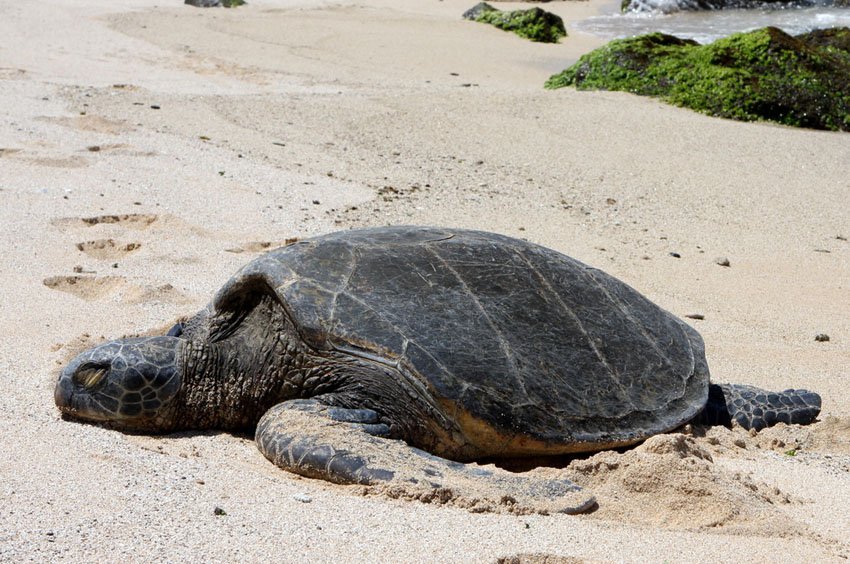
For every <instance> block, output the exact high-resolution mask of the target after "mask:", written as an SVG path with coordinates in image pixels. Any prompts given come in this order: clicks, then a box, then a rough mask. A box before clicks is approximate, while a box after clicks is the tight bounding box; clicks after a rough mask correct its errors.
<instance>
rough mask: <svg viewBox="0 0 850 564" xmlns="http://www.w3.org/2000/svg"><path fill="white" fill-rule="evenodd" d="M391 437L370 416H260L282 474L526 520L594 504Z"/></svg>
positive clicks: (262, 434)
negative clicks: (509, 513) (518, 514)
mask: <svg viewBox="0 0 850 564" xmlns="http://www.w3.org/2000/svg"><path fill="white" fill-rule="evenodd" d="M388 431H389V429H388V428H387V427H386V425H384V424H382V423H379V422H378V416H377V413H375V412H374V411H372V410H370V409H342V408H337V407H329V406H326V405H324V404H322V403H320V402H319V401H316V400H292V401H287V402H283V403H280V404H278V405H276V406H274V407H273V408H271V409H270V410H269V411H268V412H267V413H266V414H265V415H264V416H263V418H262V419H261V420H260V422H259V424H258V425H257V433H256V439H257V446H258V447H259V449H260V451H261V452H262V453H263V454H264V455H265V456H266V458H268V459H269V460H271V461H272V462H274V463H275V464H277V465H278V466H280V467H281V468H283V469H285V470H289V471H290V472H294V473H296V474H300V475H302V476H307V477H310V478H320V479H323V480H328V481H331V482H335V483H338V484H363V485H369V486H378V487H384V488H386V491H387V493H389V494H390V495H393V496H395V497H410V498H417V499H422V500H426V501H442V502H454V503H456V504H458V505H462V506H465V507H469V508H472V509H474V510H484V511H486V510H488V509H500V508H501V509H507V510H509V511H514V512H523V513H526V512H539V513H551V512H563V513H580V512H583V511H586V510H588V509H589V508H591V507H592V506H593V505H594V503H595V500H594V498H593V496H592V495H591V494H589V493H587V492H586V491H584V490H582V489H581V488H580V487H579V486H577V485H576V484H574V483H573V482H570V481H569V480H566V479H552V478H544V477H541V476H537V475H534V474H533V473H526V474H514V473H511V472H507V471H505V470H501V469H499V468H495V467H492V466H487V467H483V466H478V465H476V464H461V463H459V462H453V461H450V460H446V459H444V458H440V457H438V456H434V455H432V454H429V453H427V452H425V451H422V450H419V449H416V448H413V447H410V446H408V445H407V444H406V443H404V442H402V441H397V440H391V439H385V438H382V435H386V434H387V432H388Z"/></svg>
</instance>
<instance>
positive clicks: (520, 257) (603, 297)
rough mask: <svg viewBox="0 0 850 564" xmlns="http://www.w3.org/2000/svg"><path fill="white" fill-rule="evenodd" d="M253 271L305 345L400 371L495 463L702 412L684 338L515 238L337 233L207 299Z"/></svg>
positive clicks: (614, 285)
mask: <svg viewBox="0 0 850 564" xmlns="http://www.w3.org/2000/svg"><path fill="white" fill-rule="evenodd" d="M258 274H259V275H262V276H263V277H264V278H265V280H267V281H268V284H269V285H270V286H271V287H273V288H275V290H276V292H277V294H278V296H279V298H280V299H281V300H282V301H283V303H284V304H285V305H286V307H287V310H288V311H289V314H290V315H291V317H292V318H293V320H294V322H295V323H296V325H297V326H298V327H299V328H300V331H301V335H302V337H303V338H304V340H305V341H306V342H307V343H308V344H309V345H310V346H311V347H313V348H314V349H318V350H335V351H342V352H344V353H348V354H351V355H355V356H359V357H363V358H367V359H371V360H373V361H377V362H381V363H384V364H388V365H391V366H394V367H396V368H397V369H398V370H399V371H400V372H401V376H402V377H403V378H405V379H406V380H407V381H408V382H410V383H413V384H414V385H416V386H417V387H420V388H424V389H425V390H427V393H428V394H430V395H431V396H432V398H433V400H434V401H435V402H436V403H437V404H439V405H441V406H443V408H444V410H445V413H446V414H447V416H448V417H449V418H450V419H453V420H454V421H455V422H456V423H458V424H459V425H460V426H461V427H462V428H463V432H465V433H466V434H467V435H469V436H471V435H477V436H478V439H479V442H482V443H483V442H487V441H490V442H494V441H495V442H499V445H500V446H499V447H498V448H496V447H494V448H493V449H492V450H493V453H495V452H497V451H498V452H499V453H501V454H532V453H553V452H571V451H582V450H594V449H598V448H604V447H609V446H616V445H623V444H630V443H633V442H636V441H638V440H641V439H643V438H645V437H647V436H650V435H653V434H656V433H659V432H663V431H666V430H669V429H672V428H675V427H677V426H679V425H681V424H683V423H685V422H687V421H688V420H690V419H691V418H692V417H694V415H696V414H697V413H698V412H699V411H700V410H701V409H702V408H703V407H704V405H705V401H706V397H707V393H708V369H707V366H706V363H705V358H704V350H703V344H702V340H701V338H700V337H699V335H698V334H697V333H696V332H695V331H694V330H693V329H691V328H690V327H689V326H688V325H686V324H685V323H683V322H682V321H680V320H679V319H678V318H676V317H675V316H673V315H672V314H670V313H668V312H667V311H665V310H663V309H661V308H659V307H658V306H656V305H655V304H653V303H652V302H650V301H649V300H648V299H646V298H645V297H644V296H642V295H641V294H640V293H638V292H637V291H635V290H634V289H632V288H631V287H629V286H628V285H626V284H624V283H623V282H620V281H619V280H617V279H615V278H613V277H611V276H609V275H607V274H605V273H604V272H602V271H600V270H597V269H595V268H591V267H589V266H587V265H585V264H583V263H581V262H579V261H577V260H574V259H572V258H570V257H567V256H565V255H563V254H561V253H558V252H556V251H553V250H551V249H547V248H544V247H541V246H539V245H535V244H532V243H529V242H526V241H521V240H518V239H513V238H510V237H505V236H501V235H496V234H492V233H486V232H479V231H467V230H457V229H443V228H426V227H387V228H375V229H362V230H354V231H348V232H339V233H333V234H330V235H325V236H321V237H316V238H312V239H307V240H303V241H300V242H298V243H295V244H293V245H290V246H287V247H283V248H280V249H277V250H274V251H272V252H270V253H267V254H265V255H263V256H261V257H259V258H257V259H256V260H254V261H253V262H251V263H249V264H248V265H246V267H245V268H243V269H242V270H241V271H240V272H239V273H238V274H237V275H236V276H235V277H234V278H233V279H231V281H230V282H229V283H228V284H227V285H226V286H225V287H224V288H222V290H221V291H220V293H219V294H218V296H219V298H218V299H220V298H221V296H224V295H226V294H227V293H228V292H229V291H230V290H231V289H232V288H235V287H236V286H237V285H238V284H239V281H240V280H244V279H245V277H256V276H257V275H258ZM214 303H215V302H214ZM475 429H477V430H475ZM473 440H474V438H473ZM486 450H487V449H486V448H484V447H482V451H486Z"/></svg>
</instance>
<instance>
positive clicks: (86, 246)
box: [77, 239, 142, 260]
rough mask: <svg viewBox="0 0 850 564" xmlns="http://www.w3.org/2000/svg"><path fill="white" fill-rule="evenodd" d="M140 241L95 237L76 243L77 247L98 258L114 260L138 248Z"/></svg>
mask: <svg viewBox="0 0 850 564" xmlns="http://www.w3.org/2000/svg"><path fill="white" fill-rule="evenodd" d="M141 246H142V244H141V243H118V242H116V241H115V240H114V239H97V240H95V241H84V242H82V243H77V249H78V250H80V251H82V252H84V253H85V254H87V255H88V256H90V257H92V258H95V259H98V260H115V259H119V258H121V257H124V256H126V255H128V254H129V253H132V252H133V251H135V250H138V249H139V248H140V247H141Z"/></svg>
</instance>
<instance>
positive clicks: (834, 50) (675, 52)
mask: <svg viewBox="0 0 850 564" xmlns="http://www.w3.org/2000/svg"><path fill="white" fill-rule="evenodd" d="M848 33H850V31H848V30H847V28H842V29H840V30H837V31H833V32H831V33H830V34H823V35H813V34H811V33H810V34H805V35H803V36H800V37H792V36H790V35H788V34H787V33H785V32H783V31H781V30H779V29H777V28H774V27H765V28H762V29H757V30H754V31H750V32H747V33H737V34H734V35H731V36H729V37H726V38H723V39H719V40H717V41H715V42H714V43H710V44H708V45H699V44H698V43H696V42H695V41H690V40H683V39H679V38H677V37H673V36H670V35H665V34H662V33H652V34H649V35H642V36H639V37H634V38H629V39H620V40H615V41H612V42H610V43H609V44H608V45H606V46H604V47H601V48H600V49H597V50H595V51H592V52H591V53H588V54H586V55H584V56H583V57H582V58H581V59H579V61H578V62H577V63H576V64H575V65H573V66H572V67H570V68H568V69H567V70H565V71H563V72H561V73H559V74H557V75H554V76H552V77H551V78H550V79H549V80H548V81H547V82H546V87H547V88H561V87H563V86H569V85H573V86H576V88H579V89H581V90H590V89H600V90H621V91H626V92H632V93H634V94H641V95H644V96H659V97H661V98H662V99H664V100H665V101H667V102H669V103H671V104H675V105H677V106H684V107H687V108H691V109H694V110H697V111H699V112H703V113H706V114H709V115H714V116H719V117H726V118H731V119H738V120H743V121H754V120H771V121H776V122H779V123H784V124H786V125H793V126H797V127H809V128H813V129H831V130H841V131H850V51H845V50H843V49H842V48H840V47H839V46H837V45H843V42H844V41H845V38H846V35H845V34H848ZM825 44H826V45H825Z"/></svg>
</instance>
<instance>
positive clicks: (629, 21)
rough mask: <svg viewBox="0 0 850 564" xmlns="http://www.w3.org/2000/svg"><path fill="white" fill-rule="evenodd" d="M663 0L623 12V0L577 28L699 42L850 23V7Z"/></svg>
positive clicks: (603, 34)
mask: <svg viewBox="0 0 850 564" xmlns="http://www.w3.org/2000/svg"><path fill="white" fill-rule="evenodd" d="M687 1H689V0H661V1H657V3H656V4H655V5H654V6H653V7H654V10H647V11H641V12H628V13H625V14H622V13H620V12H619V3H618V4H616V5H615V4H612V5H611V6H610V8H609V9H610V11H611V13H610V14H602V15H599V16H594V17H591V18H588V19H586V20H582V21H579V22H576V23H575V24H573V26H572V27H573V28H574V29H576V30H577V31H582V32H585V33H590V34H593V35H598V36H600V37H604V38H606V39H616V38H620V37H632V36H635V35H641V34H644V33H651V32H654V31H660V32H663V33H668V34H670V35H675V36H677V37H681V38H689V39H694V40H696V41H698V42H699V43H710V42H712V41H714V40H715V39H719V38H720V37H726V36H727V35H730V34H732V33H737V32H739V31H749V30H752V29H758V28H760V27H765V26H774V27H778V28H780V29H782V30H784V31H786V32H787V33H790V34H792V35H796V34H799V33H805V32H807V31H811V30H813V29H820V28H826V27H841V26H847V27H850V8H835V7H828V6H807V7H784V8H750V9H745V10H742V9H727V10H700V11H689V10H677V9H676V8H677V6H678V4H677V2H687Z"/></svg>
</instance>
